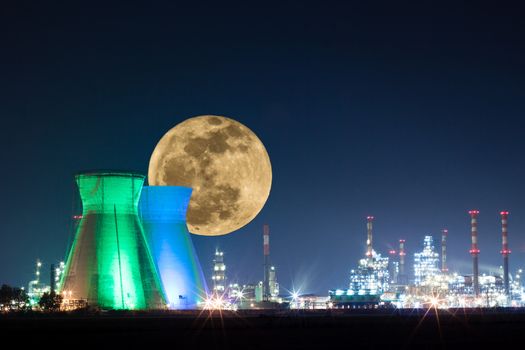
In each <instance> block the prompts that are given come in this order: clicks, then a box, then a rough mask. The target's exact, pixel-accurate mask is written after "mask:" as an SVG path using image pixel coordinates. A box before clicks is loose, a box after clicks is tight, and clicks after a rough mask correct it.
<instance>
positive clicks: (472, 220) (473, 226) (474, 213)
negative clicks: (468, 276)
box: [468, 210, 479, 296]
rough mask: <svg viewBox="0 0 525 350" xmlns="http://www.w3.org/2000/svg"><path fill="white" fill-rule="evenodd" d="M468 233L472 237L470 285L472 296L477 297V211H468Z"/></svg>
mask: <svg viewBox="0 0 525 350" xmlns="http://www.w3.org/2000/svg"><path fill="white" fill-rule="evenodd" d="M468 213H469V214H470V232H471V237H472V246H471V247H470V251H469V253H470V255H472V272H473V275H472V285H473V287H474V294H476V296H477V295H479V268H478V255H479V248H478V214H479V211H478V210H470V211H469V212H468Z"/></svg>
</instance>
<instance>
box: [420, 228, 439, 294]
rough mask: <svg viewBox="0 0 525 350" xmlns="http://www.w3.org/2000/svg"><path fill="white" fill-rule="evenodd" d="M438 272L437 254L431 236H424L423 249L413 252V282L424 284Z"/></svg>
mask: <svg viewBox="0 0 525 350" xmlns="http://www.w3.org/2000/svg"><path fill="white" fill-rule="evenodd" d="M439 273H440V269H439V254H438V253H437V252H436V251H435V247H434V241H433V239H432V236H425V239H424V241H423V251H421V252H420V253H415V254H414V283H415V285H416V286H420V285H424V284H425V283H426V281H427V280H428V279H432V278H434V277H435V276H436V275H438V274H439Z"/></svg>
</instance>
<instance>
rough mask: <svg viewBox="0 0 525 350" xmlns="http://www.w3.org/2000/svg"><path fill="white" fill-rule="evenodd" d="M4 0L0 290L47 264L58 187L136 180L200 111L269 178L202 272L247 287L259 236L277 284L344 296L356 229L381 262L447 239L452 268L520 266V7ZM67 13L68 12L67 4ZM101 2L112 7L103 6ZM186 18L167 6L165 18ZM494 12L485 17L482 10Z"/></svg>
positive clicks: (58, 252) (54, 236)
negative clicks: (258, 206)
mask: <svg viewBox="0 0 525 350" xmlns="http://www.w3.org/2000/svg"><path fill="white" fill-rule="evenodd" d="M35 3H36V4H29V3H26V2H24V1H13V2H12V3H11V4H10V5H9V4H6V3H2V8H1V11H0V33H1V36H0V119H1V121H2V124H1V126H0V143H1V147H0V165H1V167H2V172H1V175H0V179H1V182H2V191H1V193H2V195H1V196H0V218H1V220H0V248H1V251H0V283H8V284H12V285H16V286H22V285H24V286H27V282H28V281H29V280H30V279H31V278H32V277H33V269H34V263H35V260H36V259H37V258H40V259H41V260H42V261H43V262H44V264H45V267H46V270H45V271H44V272H43V274H44V276H47V275H48V273H47V268H48V266H49V264H50V263H54V262H57V261H59V260H62V259H64V256H65V254H66V250H67V247H68V244H69V243H70V241H71V239H72V232H71V221H70V217H71V215H72V214H73V211H74V210H73V208H74V206H75V200H76V192H75V191H76V190H75V185H74V183H73V175H74V174H75V173H77V172H79V171H82V170H88V169H129V170H134V171H139V172H141V173H144V174H146V173H147V167H148V162H149V157H150V155H151V152H152V151H153V149H154V147H155V145H156V143H157V142H158V140H159V139H160V138H161V137H162V135H163V134H164V133H165V132H166V131H167V130H169V129H170V128H172V127H173V126H175V125H176V124H177V123H179V122H181V121H183V120H184V119H186V118H189V117H192V116H197V115H201V114H216V115H224V116H228V117H231V118H234V119H236V120H238V121H240V122H241V123H243V124H245V125H246V126H248V127H249V128H250V129H252V130H253V131H254V132H255V133H256V134H257V135H258V136H259V138H260V139H261V140H262V141H263V143H264V144H265V146H266V148H267V150H268V153H269V155H270V159H271V162H272V168H273V184H272V190H271V193H270V197H269V199H268V201H267V203H266V206H265V207H264V209H263V210H262V211H261V213H260V214H259V216H258V217H257V218H256V219H254V220H253V221H252V222H251V223H250V224H249V225H247V226H245V227H244V228H243V229H241V230H239V231H237V232H235V233H232V234H230V235H227V236H223V237H214V238H209V237H200V236H193V237H194V244H195V246H196V249H197V252H198V254H199V257H200V260H201V263H202V265H203V268H204V271H205V273H206V275H207V277H208V278H209V277H210V275H211V273H210V272H211V259H212V255H213V251H214V249H215V247H217V246H218V247H220V248H221V249H223V250H224V251H225V261H226V265H227V267H228V271H227V272H228V277H229V280H230V282H241V283H248V282H256V281H259V280H261V279H262V276H263V275H262V262H263V257H262V225H263V223H268V224H270V229H271V240H270V241H271V254H272V261H273V262H274V263H275V265H276V267H277V278H278V280H279V282H280V283H281V286H282V292H284V293H286V290H285V288H286V289H289V290H290V289H292V288H295V289H300V290H301V292H305V293H306V292H315V293H320V294H323V295H326V294H327V290H328V289H330V288H337V287H347V285H348V277H349V271H350V269H352V268H354V267H355V266H356V264H357V261H358V259H359V258H361V257H362V256H363V255H364V252H365V241H366V216H367V215H374V216H375V217H376V220H375V227H374V231H375V232H374V245H375V249H376V250H377V251H378V252H382V253H386V252H387V250H388V249H389V248H390V247H391V246H392V245H393V244H395V242H397V240H398V239H399V238H406V239H407V253H408V256H409V260H408V261H409V262H410V264H411V263H412V257H413V253H414V252H415V251H419V250H421V249H422V248H421V247H422V241H423V236H424V235H427V234H432V235H434V237H435V240H436V246H437V247H439V244H438V242H437V241H439V238H440V230H441V229H442V228H445V227H446V228H448V229H449V249H448V250H449V257H448V260H449V265H450V269H451V270H452V271H459V272H460V273H471V259H470V256H469V254H468V249H469V246H470V226H469V225H470V221H469V215H468V213H467V211H468V210H469V209H479V210H480V212H481V213H480V216H479V247H480V249H481V254H480V270H481V272H482V273H483V272H485V273H489V272H495V271H497V268H498V266H499V265H500V263H501V255H500V254H499V251H500V246H501V234H500V231H501V229H500V225H501V224H500V217H499V212H500V211H501V210H503V209H505V210H509V211H510V217H509V242H510V247H511V249H512V255H511V258H510V259H511V260H510V268H511V272H512V271H514V270H515V269H516V268H518V267H525V234H524V232H525V187H524V184H523V181H524V180H525V162H524V156H523V152H524V151H525V140H524V136H523V134H524V131H525V119H524V112H525V64H524V62H525V21H524V20H523V19H524V18H525V11H524V10H523V9H522V8H519V7H517V6H510V5H505V4H504V3H503V2H492V5H488V4H487V5H485V4H483V3H482V2H478V1H473V2H469V3H462V2H461V1H454V2H453V5H452V6H444V5H443V2H442V1H436V2H435V3H433V2H431V1H416V2H413V3H412V4H410V5H406V6H402V5H400V4H399V3H398V2H393V1H388V2H386V3H380V2H373V1H371V2H369V1H355V2H352V1H341V2H332V3H330V2H328V1H319V2H316V3H310V2H305V1H297V2H290V1H279V2H277V3H275V4H271V3H270V2H267V1H265V2H260V3H259V5H257V4H255V3H252V2H249V1H243V2H240V3H228V2H222V1H220V2H217V1H216V2H213V3H205V2H200V1H194V2H192V4H193V5H191V7H188V6H190V5H189V2H186V1H185V2H181V3H180V4H178V3H177V2H176V1H170V2H167V3H166V4H162V5H160V4H161V3H160V2H155V3H156V4H157V5H152V2H144V3H143V4H142V5H138V4H139V3H140V2H133V3H131V2H123V3H122V5H121V6H117V5H108V4H107V3H109V2H107V3H106V4H105V6H101V7H94V5H93V3H92V2H85V4H89V5H90V6H89V7H88V5H86V6H85V7H84V6H81V5H79V4H78V2H54V1H50V2H35ZM73 3H74V4H73ZM111 3H112V4H114V2H111ZM182 4H184V5H182ZM496 5H497V6H498V7H495V6H496Z"/></svg>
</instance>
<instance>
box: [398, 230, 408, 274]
mask: <svg viewBox="0 0 525 350" xmlns="http://www.w3.org/2000/svg"><path fill="white" fill-rule="evenodd" d="M405 255H406V253H405V240H404V239H400V240H399V277H398V281H399V284H406V283H408V281H407V279H406V275H405Z"/></svg>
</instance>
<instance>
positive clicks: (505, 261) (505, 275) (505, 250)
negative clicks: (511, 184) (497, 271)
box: [500, 211, 510, 295]
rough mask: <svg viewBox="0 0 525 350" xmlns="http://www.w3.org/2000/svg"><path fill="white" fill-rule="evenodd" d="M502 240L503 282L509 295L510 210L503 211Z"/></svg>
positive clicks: (506, 293)
mask: <svg viewBox="0 0 525 350" xmlns="http://www.w3.org/2000/svg"><path fill="white" fill-rule="evenodd" d="M500 214H501V240H502V242H501V243H502V249H501V255H503V283H504V285H505V295H509V255H510V249H509V241H508V231H507V225H508V217H509V212H508V211H502V212H501V213H500Z"/></svg>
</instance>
